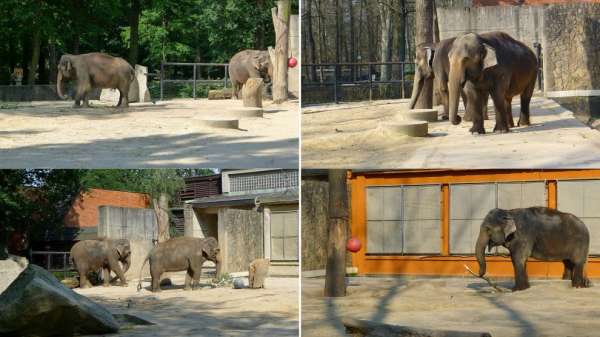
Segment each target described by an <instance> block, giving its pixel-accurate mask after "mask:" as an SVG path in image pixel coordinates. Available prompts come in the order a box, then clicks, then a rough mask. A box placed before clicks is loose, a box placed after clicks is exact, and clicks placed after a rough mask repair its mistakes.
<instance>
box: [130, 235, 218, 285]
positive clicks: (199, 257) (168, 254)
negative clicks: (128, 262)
mask: <svg viewBox="0 0 600 337" xmlns="http://www.w3.org/2000/svg"><path fill="white" fill-rule="evenodd" d="M207 260H210V261H213V262H214V263H215V264H216V265H217V274H218V273H219V271H220V265H221V264H220V255H219V243H218V242H217V239H215V238H213V237H209V238H205V239H202V238H190V237H177V238H172V239H170V240H167V241H165V242H161V243H159V244H158V245H156V247H154V248H153V249H152V250H151V251H150V253H148V256H147V257H146V259H145V260H144V262H143V263H142V268H141V269H140V278H139V280H140V281H139V283H138V291H139V290H141V288H142V270H143V269H144V265H145V264H146V261H148V262H149V264H150V276H151V277H152V291H153V292H157V291H160V290H161V289H160V276H161V275H162V274H163V273H164V272H174V271H184V270H185V271H187V273H186V276H185V288H184V289H185V290H191V289H194V288H196V287H197V286H198V284H199V281H200V275H201V273H202V265H203V264H204V262H206V261H207Z"/></svg>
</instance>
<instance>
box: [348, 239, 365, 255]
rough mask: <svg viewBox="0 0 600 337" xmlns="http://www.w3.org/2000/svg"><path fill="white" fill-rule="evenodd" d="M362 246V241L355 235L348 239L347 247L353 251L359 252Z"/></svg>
mask: <svg viewBox="0 0 600 337" xmlns="http://www.w3.org/2000/svg"><path fill="white" fill-rule="evenodd" d="M361 247H362V244H361V243H360V240H359V239H357V238H354V237H352V238H350V239H348V243H347V244H346V249H348V251H349V252H351V253H356V252H358V251H359V250H360V248H361Z"/></svg>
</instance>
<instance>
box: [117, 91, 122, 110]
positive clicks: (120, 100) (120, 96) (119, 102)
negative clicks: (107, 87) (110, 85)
mask: <svg viewBox="0 0 600 337" xmlns="http://www.w3.org/2000/svg"><path fill="white" fill-rule="evenodd" d="M122 101H123V94H122V93H121V90H119V101H118V102H117V106H121V102H122Z"/></svg>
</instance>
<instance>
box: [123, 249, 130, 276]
mask: <svg viewBox="0 0 600 337" xmlns="http://www.w3.org/2000/svg"><path fill="white" fill-rule="evenodd" d="M129 267H131V254H129V255H128V256H127V258H126V259H125V261H123V274H125V273H126V272H127V271H128V270H129Z"/></svg>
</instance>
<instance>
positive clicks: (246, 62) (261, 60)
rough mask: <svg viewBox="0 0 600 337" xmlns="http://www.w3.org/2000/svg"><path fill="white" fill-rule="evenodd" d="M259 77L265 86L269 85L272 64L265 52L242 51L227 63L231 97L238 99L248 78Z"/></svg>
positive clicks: (271, 75)
mask: <svg viewBox="0 0 600 337" xmlns="http://www.w3.org/2000/svg"><path fill="white" fill-rule="evenodd" d="M258 77H261V78H262V79H263V81H264V83H265V84H269V83H271V78H272V77H273V64H271V57H270V56H269V52H268V51H266V50H252V49H247V50H242V51H240V52H239V53H237V54H235V55H233V57H232V58H231V60H230V61H229V79H230V80H231V84H232V86H233V97H234V98H236V99H239V98H240V97H239V93H240V90H242V87H243V86H244V84H245V83H246V81H247V80H248V78H258Z"/></svg>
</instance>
